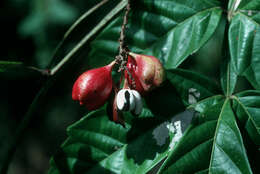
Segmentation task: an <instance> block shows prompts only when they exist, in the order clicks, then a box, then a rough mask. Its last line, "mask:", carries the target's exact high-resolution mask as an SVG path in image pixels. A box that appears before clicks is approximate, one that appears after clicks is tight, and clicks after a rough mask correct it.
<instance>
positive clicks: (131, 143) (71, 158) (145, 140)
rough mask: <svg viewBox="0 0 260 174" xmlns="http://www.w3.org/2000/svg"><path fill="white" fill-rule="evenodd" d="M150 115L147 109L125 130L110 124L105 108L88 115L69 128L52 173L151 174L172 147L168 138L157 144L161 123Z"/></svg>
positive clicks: (54, 158) (54, 162)
mask: <svg viewBox="0 0 260 174" xmlns="http://www.w3.org/2000/svg"><path fill="white" fill-rule="evenodd" d="M149 113H150V114H151V112H147V109H145V110H144V111H143V112H142V113H141V115H140V117H141V118H139V119H134V120H135V121H132V123H131V124H128V123H126V128H123V127H122V126H121V125H119V124H116V123H114V122H112V121H110V120H109V119H108V117H107V115H106V110H105V109H104V108H102V109H99V110H97V111H94V112H91V113H89V114H88V115H87V116H85V117H83V118H82V119H81V120H79V121H78V122H76V123H75V124H73V125H72V126H70V127H69V128H68V130H67V132H68V135H69V137H68V139H67V140H66V141H65V143H64V144H63V145H62V147H61V149H60V150H59V151H58V153H57V154H56V155H55V156H54V157H53V158H52V160H51V168H50V170H49V173H50V174H53V173H55V174H56V173H93V174H96V173H125V174H128V173H129V174H130V173H133V172H134V173H146V172H148V171H149V170H150V169H151V168H152V167H154V166H155V165H156V164H157V163H159V162H160V161H161V160H162V159H163V158H165V157H166V155H167V152H168V146H169V137H165V139H164V142H163V143H158V137H156V136H155V134H154V131H155V130H156V129H158V127H159V126H160V121H159V122H158V120H157V119H155V118H152V117H151V116H149V117H148V116H147V114H149ZM128 116H129V115H128ZM131 117H132V116H131ZM132 118H133V117H132ZM160 138H161V137H160Z"/></svg>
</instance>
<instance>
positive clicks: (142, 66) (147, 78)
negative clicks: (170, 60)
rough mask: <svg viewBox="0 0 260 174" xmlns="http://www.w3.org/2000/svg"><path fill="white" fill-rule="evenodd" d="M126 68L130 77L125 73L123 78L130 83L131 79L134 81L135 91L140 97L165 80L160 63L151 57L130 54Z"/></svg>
mask: <svg viewBox="0 0 260 174" xmlns="http://www.w3.org/2000/svg"><path fill="white" fill-rule="evenodd" d="M127 68H128V69H129V72H130V73H131V76H132V77H130V75H129V73H127V72H125V78H126V79H127V80H128V81H130V82H131V79H134V80H135V82H136V88H135V89H136V90H137V91H138V92H139V93H140V94H141V95H143V94H145V93H147V92H149V91H151V90H153V89H154V88H156V87H158V86H160V85H161V84H162V83H163V81H164V79H165V71H164V68H163V66H162V64H161V62H160V61H159V60H158V59H157V58H155V57H153V56H147V55H141V54H135V53H131V52H130V53H129V56H128V62H127ZM139 84H140V85H139ZM140 86H141V87H140Z"/></svg>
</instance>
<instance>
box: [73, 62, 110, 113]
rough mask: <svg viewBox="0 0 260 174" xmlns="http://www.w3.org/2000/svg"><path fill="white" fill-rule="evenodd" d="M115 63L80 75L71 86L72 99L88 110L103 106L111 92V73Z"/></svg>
mask: <svg viewBox="0 0 260 174" xmlns="http://www.w3.org/2000/svg"><path fill="white" fill-rule="evenodd" d="M114 64H115V63H114V62H112V63H111V64H109V65H107V66H104V67H100V68H96V69H91V70H88V71H86V72H84V73H83V74H81V75H80V76H79V77H78V79H77V80H76V82H75V83H74V85H73V89H72V99H73V100H79V102H80V105H85V106H86V107H87V109H88V110H95V109H97V108H99V107H101V106H102V105H104V104H105V102H106V100H107V99H108V97H109V95H110V93H111V91H112V83H113V82H112V76H111V71H112V68H113V65H114Z"/></svg>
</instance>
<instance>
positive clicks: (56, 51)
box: [50, 0, 108, 65]
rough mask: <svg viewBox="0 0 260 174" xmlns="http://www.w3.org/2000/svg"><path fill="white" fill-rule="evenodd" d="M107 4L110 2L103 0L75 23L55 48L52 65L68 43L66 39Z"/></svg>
mask: <svg viewBox="0 0 260 174" xmlns="http://www.w3.org/2000/svg"><path fill="white" fill-rule="evenodd" d="M106 2H108V0H103V1H101V2H100V3H98V4H97V5H95V6H94V7H92V8H91V9H89V10H88V11H87V12H85V13H84V14H83V15H81V16H80V17H79V18H78V19H77V20H76V21H75V23H73V24H72V25H71V27H70V28H69V29H68V30H67V32H66V33H65V34H64V36H63V38H62V40H61V41H60V42H59V44H58V45H57V47H56V48H55V50H54V52H53V55H52V62H51V64H50V65H52V64H53V62H54V60H55V59H54V58H55V57H56V56H57V53H58V50H59V49H60V48H61V46H62V45H63V44H64V42H65V41H66V39H67V38H68V36H69V35H70V34H71V33H72V32H73V31H74V30H75V28H76V27H77V26H78V25H79V24H80V23H81V22H82V21H83V20H84V19H86V18H87V17H88V16H89V15H91V14H92V13H93V12H95V11H96V10H97V9H99V8H100V7H101V6H103V5H104V4H106Z"/></svg>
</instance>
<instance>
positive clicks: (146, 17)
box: [0, 0, 260, 174]
mask: <svg viewBox="0 0 260 174" xmlns="http://www.w3.org/2000/svg"><path fill="white" fill-rule="evenodd" d="M57 2H58V1H57ZM95 2H96V4H97V1H95ZM53 3H56V1H54V2H53ZM96 4H95V5H96ZM126 4H127V1H126V0H122V1H113V2H111V1H110V2H108V3H105V4H104V5H103V6H102V7H100V8H98V9H97V10H95V11H94V12H91V14H89V15H88V16H86V17H84V18H83V19H82V21H78V22H79V23H78V24H77V25H76V26H75V27H76V28H75V29H73V30H72V31H71V32H70V33H69V34H68V35H66V37H65V38H64V40H63V41H62V42H61V44H60V47H58V49H57V54H55V56H54V58H53V60H52V63H51V62H45V63H46V64H45V63H44V64H45V65H44V64H41V65H40V66H39V67H49V68H50V72H51V73H52V72H53V74H50V77H46V78H47V82H46V83H44V84H43V88H42V90H41V91H44V92H43V93H41V91H40V92H39V93H41V94H38V97H37V98H36V99H35V100H34V103H33V104H32V106H31V108H30V109H29V111H28V113H27V114H26V116H28V117H27V118H31V117H32V115H33V112H34V111H35V110H37V109H36V108H37V105H38V104H39V103H40V102H41V100H43V99H41V98H42V97H41V95H42V96H44V95H45V92H46V91H48V90H49V89H51V86H52V84H55V83H58V82H59V81H62V77H61V76H62V75H63V74H66V73H68V72H72V70H71V67H73V68H74V70H73V71H74V74H73V73H72V75H70V78H69V79H70V80H71V81H73V80H72V79H75V78H76V76H77V75H78V74H79V73H80V72H76V73H75V67H77V68H78V67H84V68H85V67H88V68H94V67H99V66H104V65H106V64H108V63H109V62H111V61H112V60H114V58H115V56H116V55H117V52H118V38H119V33H120V29H121V25H122V16H123V11H122V9H123V8H124V7H125V6H126ZM95 5H94V6H95ZM131 6H132V9H131V14H130V17H129V24H128V29H127V38H126V40H127V44H128V46H129V49H130V50H131V51H132V52H136V53H140V54H147V55H153V56H155V57H157V58H158V59H160V61H161V62H162V63H163V66H164V67H165V69H166V73H167V79H166V81H165V83H164V84H163V85H162V86H161V87H159V88H157V89H155V90H154V91H152V92H151V93H150V94H148V95H147V96H146V97H145V98H144V99H143V102H144V110H143V111H142V113H141V115H140V116H139V117H134V116H133V115H131V114H130V113H126V114H124V117H125V120H126V126H125V127H123V126H121V125H119V124H116V123H114V122H112V121H111V120H110V119H109V112H108V110H109V107H110V105H109V103H108V104H106V105H105V106H104V107H102V108H100V109H98V110H96V111H93V112H87V111H85V110H84V111H83V112H84V113H85V114H83V115H84V116H83V117H82V118H81V119H80V120H78V121H76V122H75V123H73V124H72V125H70V126H69V127H68V128H67V134H68V137H67V139H66V140H65V142H64V143H63V144H62V145H61V147H60V148H59V150H57V152H56V153H55V154H54V155H53V157H52V158H51V161H50V169H49V174H63V173H75V174H76V173H123V174H128V173H140V174H141V173H150V172H154V173H159V174H164V173H171V174H172V173H173V174H174V173H176V174H180V173H182V174H191V173H197V174H202V173H212V174H220V173H221V174H222V173H228V174H230V173H234V174H237V173H241V174H250V173H258V172H259V166H258V165H257V162H256V161H257V159H259V155H258V154H259V148H260V116H259V114H260V91H259V90H260V68H259V67H260V51H259V50H260V15H259V14H260V2H259V0H250V1H248V0H229V1H223V2H222V1H218V0H193V1H190V0H168V1H165V0H156V1H152V0H139V1H134V0H133V1H132V4H131ZM56 7H57V8H58V6H57V4H56V6H55V5H54V6H53V8H56ZM61 7H62V8H67V7H66V6H65V5H61V6H59V8H61ZM104 9H106V10H104ZM108 9H109V10H108ZM50 10H51V9H50ZM120 10H121V12H120V13H118V12H119V11H120ZM66 11H69V12H68V14H67V13H65V14H64V15H62V16H56V17H57V19H53V20H57V21H59V20H61V19H62V20H61V21H63V22H64V21H65V22H66V21H67V20H68V21H69V20H71V19H70V18H69V17H67V16H70V17H71V16H73V14H69V13H74V11H73V10H71V9H67V10H66ZM51 14H52V13H51ZM75 14H76V12H75ZM52 15H54V16H55V14H52ZM96 16H98V18H97V17H96ZM95 18H96V20H97V21H96V22H95V23H91V24H90V25H89V26H88V27H87V28H86V30H84V31H83V30H82V28H83V25H82V24H83V23H87V21H88V20H89V21H94V20H95ZM64 19H66V20H64ZM108 21H109V22H108ZM30 22H31V23H33V22H35V21H34V20H33V17H28V19H27V20H25V22H24V23H23V24H22V25H21V28H20V29H21V31H22V32H23V33H27V34H30V35H33V34H35V33H33V32H32V31H28V30H25V28H28V27H26V25H32V24H28V23H30ZM36 24H37V25H36ZM33 26H35V27H40V25H39V21H37V22H36V23H35V25H33ZM77 31H80V32H79V33H80V34H76V33H77ZM82 33H83V34H82ZM78 36H79V37H78ZM79 38H80V39H81V38H83V39H82V40H79V41H78V40H77V41H75V40H76V39H79ZM213 43H220V44H221V46H222V50H221V52H220V53H215V51H216V50H218V49H217V48H218V47H219V46H216V45H214V44H213ZM70 44H72V45H73V47H72V48H71V47H69V46H68V45H70ZM212 45H213V46H212ZM83 46H84V48H86V49H83ZM68 48H69V49H68ZM205 48H210V49H209V50H208V49H205ZM67 49H68V50H69V51H67V52H68V53H66V54H65V55H64V56H60V55H62V54H64V50H67ZM211 52H213V53H215V54H219V55H220V59H219V62H218V63H215V60H214V56H211V55H213V54H212V53H211ZM80 55H84V56H85V57H86V60H82V59H80V58H79V57H80ZM60 57H63V58H64V59H62V58H60ZM205 57H206V59H207V60H204V59H205ZM76 58H78V59H76ZM63 60H66V61H63ZM72 60H75V61H72ZM76 60H77V61H76ZM60 61H61V62H63V64H62V68H61V69H60V67H59V68H57V66H56V65H57V64H59V63H58V62H60ZM75 62H76V63H75ZM77 62H79V63H77ZM198 62H199V63H198ZM201 62H203V63H205V62H210V64H211V66H214V69H213V70H210V72H209V71H208V72H207V71H206V70H205V69H206V68H205V66H207V65H204V66H203V63H201ZM47 64H48V66H47ZM79 64H82V65H79ZM63 65H64V66H63ZM200 65H202V66H200ZM16 70H17V72H18V73H17V75H18V74H19V73H21V72H22V74H23V76H26V77H27V76H28V77H31V78H33V79H36V78H41V76H43V74H44V73H42V71H39V70H37V69H35V68H28V67H26V66H25V65H24V64H22V63H20V62H10V61H8V62H7V61H0V73H2V74H1V75H2V76H4V77H5V78H11V77H10V76H14V75H15V73H16ZM80 71H81V70H80ZM56 72H57V73H56ZM114 73H115V72H114ZM32 74H33V77H32ZM72 76H73V77H72ZM65 84H66V85H70V87H72V86H71V84H72V82H67V81H66V82H65ZM39 96H40V97H39ZM71 105H76V104H73V103H72V102H71ZM74 107H75V106H74ZM38 109H40V108H38ZM75 110H77V111H79V108H76V109H75ZM186 110H190V111H191V112H192V113H193V118H192V121H191V123H189V121H188V123H189V126H188V128H187V129H186V130H185V131H184V127H183V125H181V132H172V130H171V129H170V126H171V125H172V124H175V123H177V121H181V123H182V124H185V123H187V121H185V119H187V118H185V117H187V115H186V114H182V115H181V116H179V115H178V113H181V112H184V111H186ZM77 113H78V112H77ZM179 117H180V118H179ZM177 118H178V119H177ZM176 119H177V120H176ZM173 120H174V121H173ZM167 128H168V129H167ZM174 131H177V129H176V127H175V128H174ZM158 132H159V133H161V134H163V136H165V135H166V136H165V137H163V136H162V135H161V134H160V136H156V134H158ZM162 132H164V133H162ZM179 133H180V136H181V138H179V139H178V138H176V137H177V135H178V134H179ZM18 135H19V134H18Z"/></svg>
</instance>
